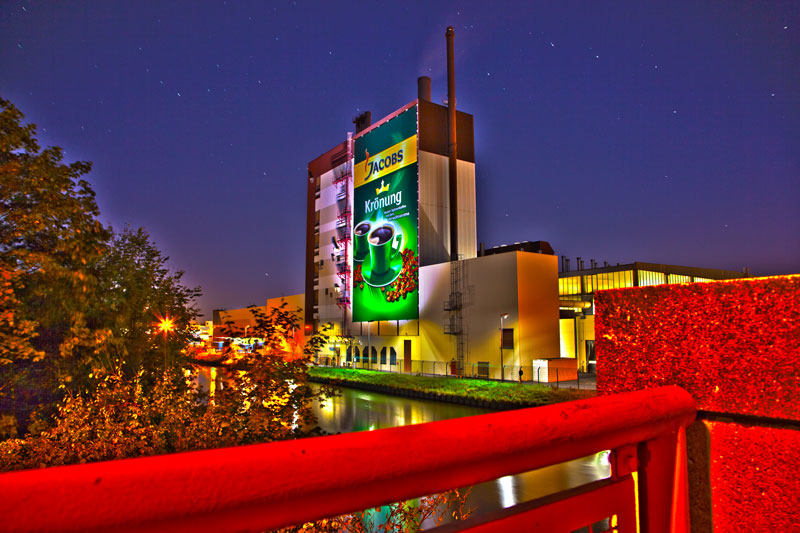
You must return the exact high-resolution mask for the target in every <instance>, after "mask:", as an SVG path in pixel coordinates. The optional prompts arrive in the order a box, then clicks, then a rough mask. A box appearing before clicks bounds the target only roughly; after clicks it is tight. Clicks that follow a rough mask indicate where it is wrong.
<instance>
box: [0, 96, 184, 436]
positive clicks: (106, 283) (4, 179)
mask: <svg viewBox="0 0 800 533" xmlns="http://www.w3.org/2000/svg"><path fill="white" fill-rule="evenodd" d="M22 119H23V114H22V113H21V112H20V111H19V110H18V109H17V108H16V107H14V105H13V104H11V103H10V102H8V101H7V100H3V99H0V421H1V422H2V424H0V425H2V427H4V428H5V427H7V426H8V425H9V422H8V419H9V416H13V417H14V418H15V419H16V421H17V422H18V424H19V428H18V429H19V431H18V433H19V434H23V433H24V431H22V429H23V428H25V427H27V424H28V420H29V418H30V416H31V415H32V414H34V413H35V416H34V419H39V420H48V419H49V417H50V416H51V415H53V414H54V413H55V406H56V404H57V402H58V401H59V400H60V399H62V398H63V397H64V395H65V394H73V395H75V394H78V393H85V392H91V389H92V388H93V387H96V386H97V383H96V381H94V380H91V379H89V377H88V376H89V375H97V374H98V371H99V370H102V371H103V372H104V373H105V374H106V375H113V374H116V373H121V374H122V375H124V376H127V377H128V378H132V377H133V376H134V375H137V374H139V373H141V384H142V386H144V387H145V390H147V388H148V387H152V386H153V385H154V384H155V382H156V381H157V380H156V376H160V374H161V373H162V372H164V371H165V370H170V372H172V373H173V374H175V375H173V376H172V379H173V380H175V379H182V375H180V372H181V365H180V364H178V363H180V360H181V358H182V357H183V355H182V354H183V352H184V349H185V348H186V345H187V340H188V337H189V323H190V322H191V320H192V319H194V318H195V316H196V314H197V311H196V309H195V308H194V299H195V298H196V297H197V296H198V295H199V294H200V289H199V288H187V287H185V286H184V285H183V284H182V282H181V278H182V276H183V272H180V271H178V272H175V273H171V272H170V271H169V269H168V268H167V266H166V263H167V260H168V258H167V257H164V256H163V255H162V254H161V252H160V251H159V250H158V249H157V248H156V246H155V245H154V244H153V243H152V242H151V241H150V237H149V236H148V234H147V233H146V232H145V231H144V230H143V229H138V230H131V229H129V228H125V229H124V230H123V232H122V233H121V234H118V235H116V236H115V235H113V233H112V231H111V229H110V228H107V227H105V226H103V225H102V224H101V223H100V222H99V221H98V216H99V210H98V207H97V203H96V201H95V194H94V191H93V190H92V188H91V186H90V185H89V183H88V182H87V181H86V180H84V179H82V176H83V175H84V174H86V173H88V172H89V170H90V169H91V164H90V163H88V162H76V163H72V164H69V165H68V164H64V163H63V162H62V159H63V154H62V151H61V149H60V148H58V147H51V148H47V149H44V150H42V149H40V148H39V145H38V143H37V141H36V138H35V133H36V127H35V126H34V125H33V124H29V125H23V124H22ZM159 315H161V316H169V317H170V318H171V319H172V320H173V321H174V323H175V324H176V326H177V327H176V329H175V331H174V333H173V334H171V335H170V336H168V337H167V339H166V340H167V341H168V343H169V345H168V346H166V347H165V346H164V341H163V340H162V339H161V338H160V337H157V336H156V335H155V334H154V333H155V327H154V325H155V324H156V322H157V320H158V316H159ZM165 351H166V352H167V354H169V356H170V357H169V358H166V357H165V356H164V352H165ZM165 359H167V360H166V361H165ZM167 363H169V365H167ZM2 433H3V435H12V434H14V431H13V430H12V429H4V430H3V431H2Z"/></svg>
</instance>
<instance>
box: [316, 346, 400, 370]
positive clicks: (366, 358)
mask: <svg viewBox="0 0 800 533" xmlns="http://www.w3.org/2000/svg"><path fill="white" fill-rule="evenodd" d="M369 348H372V349H371V350H369V349H368V347H367V346H364V348H363V350H362V349H359V347H358V346H348V347H347V351H346V352H345V361H347V362H348V363H350V362H351V361H353V359H355V362H356V363H367V362H370V363H372V364H378V349H377V348H376V347H375V346H371V347H369ZM370 352H372V357H370ZM331 353H332V354H333V355H334V356H338V355H339V349H338V348H336V349H334V348H331ZM380 355H381V364H382V365H385V364H387V363H386V356H387V355H388V356H389V363H388V364H390V365H396V364H397V350H395V349H394V347H393V346H390V347H389V349H388V350H387V349H386V346H384V347H382V348H381V351H380Z"/></svg>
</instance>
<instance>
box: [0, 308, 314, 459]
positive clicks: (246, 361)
mask: <svg viewBox="0 0 800 533" xmlns="http://www.w3.org/2000/svg"><path fill="white" fill-rule="evenodd" d="M296 327H299V324H298V322H297V316H296V314H295V313H292V312H288V311H286V310H284V309H283V308H278V309H273V310H272V311H271V312H270V313H269V314H264V313H262V314H259V316H258V325H257V326H256V328H257V332H258V333H259V336H260V337H261V338H262V339H263V340H264V343H263V346H262V347H261V348H259V349H258V350H256V351H254V352H252V353H247V354H241V353H238V352H236V350H235V349H234V348H229V349H228V350H226V351H225V352H224V353H223V357H222V359H223V360H224V361H227V364H224V365H220V366H219V367H218V368H219V370H220V374H221V379H220V381H221V383H222V386H221V388H220V389H219V390H217V391H216V392H215V394H214V395H213V396H210V395H208V394H207V393H205V392H204V391H200V390H198V389H197V388H196V387H195V385H194V384H195V383H196V382H197V380H196V375H194V372H196V371H197V370H196V369H194V370H192V369H191V367H186V368H185V370H186V372H185V373H183V374H178V373H168V372H165V373H163V374H161V375H160V376H159V377H158V379H157V380H156V381H155V383H154V384H153V385H150V386H148V385H147V384H146V381H147V373H146V371H145V369H144V368H143V367H142V368H141V369H140V370H139V371H138V372H137V373H135V374H134V375H133V376H127V375H126V373H125V372H124V371H123V369H122V368H121V367H117V368H115V369H112V371H111V372H108V371H106V370H105V369H99V370H96V371H95V372H92V373H91V375H89V376H88V377H89V379H90V380H91V381H92V383H93V385H94V386H93V387H90V388H89V389H88V391H84V392H78V393H71V392H67V393H66V395H65V397H64V399H63V400H62V401H61V402H60V404H59V408H58V414H57V416H56V417H55V421H56V423H55V425H54V426H53V427H49V428H47V427H45V428H43V429H42V431H40V432H39V433H37V434H33V435H28V436H26V437H25V438H24V439H9V440H6V441H3V442H0V457H2V458H3V460H2V461H0V470H16V469H22V468H37V467H43V466H56V465H64V464H74V463H83V462H88V461H100V460H112V459H123V458H129V457H139V456H144V455H154V454H165V453H174V452H181V451H190V450H199V449H206V448H217V447H225V446H237V445H242V444H253V443H262V442H271V441H276V440H285V439H290V438H298V437H307V436H313V435H318V434H320V431H319V429H318V428H317V426H316V420H315V418H314V415H313V412H312V410H311V402H312V400H313V399H314V398H317V397H320V395H321V394H326V391H325V390H324V389H323V390H321V391H319V390H317V389H315V388H313V387H311V386H310V385H309V383H308V382H307V380H306V369H307V366H308V358H309V357H310V355H311V353H310V351H307V352H306V354H305V357H303V358H299V359H295V360H287V359H286V358H285V355H286V354H285V346H286V344H285V343H286V342H287V341H286V332H288V331H290V330H291V329H292V328H296Z"/></svg>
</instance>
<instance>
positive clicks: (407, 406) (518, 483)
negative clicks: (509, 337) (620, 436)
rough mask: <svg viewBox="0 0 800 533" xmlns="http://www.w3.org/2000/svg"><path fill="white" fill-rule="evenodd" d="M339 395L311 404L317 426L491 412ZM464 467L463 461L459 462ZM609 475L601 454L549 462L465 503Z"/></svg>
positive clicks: (353, 427)
mask: <svg viewBox="0 0 800 533" xmlns="http://www.w3.org/2000/svg"><path fill="white" fill-rule="evenodd" d="M338 390H339V391H341V393H342V395H341V396H337V397H335V398H332V399H329V400H327V401H326V402H325V404H324V405H319V404H318V403H317V402H315V405H314V413H315V414H316V415H317V418H318V423H319V426H320V427H321V428H322V429H323V430H325V431H327V432H328V433H349V432H352V431H371V430H373V429H382V428H390V427H396V426H406V425H410V424H422V423H425V422H434V421H436V420H446V419H449V418H459V417H463V416H472V415H479V414H484V413H490V412H492V411H491V410H489V409H482V408H478V407H468V406H463V405H457V404H449V403H443V402H434V401H428V400H416V399H412V398H403V397H398V396H389V395H387V394H378V393H372V392H365V391H360V390H355V389H347V388H339V389H338ZM465 468H469V465H465ZM610 475H611V472H610V466H609V463H608V458H607V452H601V453H598V454H595V455H591V456H588V457H583V458H581V459H576V460H573V461H569V462H566V463H562V464H557V465H552V466H548V467H545V468H541V469H539V470H534V471H531V472H523V473H522V474H516V475H513V476H505V477H502V478H500V479H497V480H494V481H489V482H486V483H481V484H479V485H475V486H474V487H473V488H472V492H471V493H470V497H469V500H468V501H467V505H468V507H473V508H476V509H479V512H481V513H483V512H486V511H491V510H494V509H500V508H505V507H511V506H512V505H516V504H517V503H520V502H523V501H528V500H532V499H535V498H539V497H542V496H546V495H547V494H552V493H554V492H559V491H562V490H566V489H569V488H572V487H576V486H579V485H583V484H586V483H590V482H592V481H596V480H598V479H603V478H607V477H609V476H610Z"/></svg>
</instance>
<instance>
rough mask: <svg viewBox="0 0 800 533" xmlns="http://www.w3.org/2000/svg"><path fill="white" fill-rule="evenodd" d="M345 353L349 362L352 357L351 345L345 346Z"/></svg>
mask: <svg viewBox="0 0 800 533" xmlns="http://www.w3.org/2000/svg"><path fill="white" fill-rule="evenodd" d="M346 354H347V355H346V359H347V362H348V363H349V362H350V361H351V360H352V359H353V348H352V346H348V347H347V352H346Z"/></svg>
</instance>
